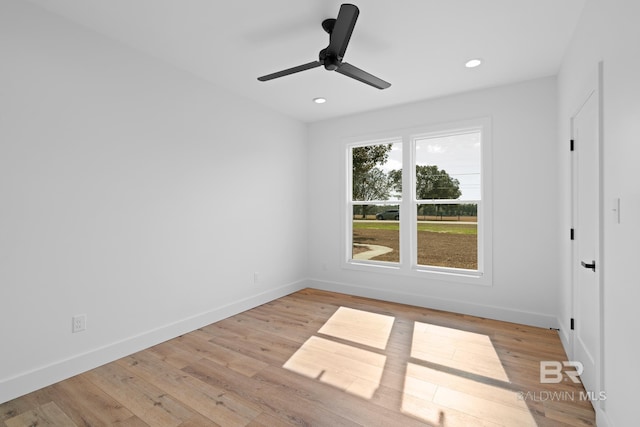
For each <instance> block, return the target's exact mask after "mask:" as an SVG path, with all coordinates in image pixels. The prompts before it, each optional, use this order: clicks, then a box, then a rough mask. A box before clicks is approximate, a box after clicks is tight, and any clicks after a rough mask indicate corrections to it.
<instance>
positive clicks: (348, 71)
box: [336, 62, 391, 89]
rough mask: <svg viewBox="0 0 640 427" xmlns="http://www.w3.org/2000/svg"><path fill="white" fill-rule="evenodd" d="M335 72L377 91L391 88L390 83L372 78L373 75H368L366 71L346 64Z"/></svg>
mask: <svg viewBox="0 0 640 427" xmlns="http://www.w3.org/2000/svg"><path fill="white" fill-rule="evenodd" d="M336 71H337V72H338V73H340V74H344V75H345V76H347V77H351V78H352V79H356V80H360V81H361V82H362V83H366V84H368V85H371V86H373V87H375V88H378V89H386V88H388V87H389V86H391V83H389V82H385V81H384V80H382V79H380V78H378V77H376V76H374V75H373V74H369V73H367V72H366V71H364V70H361V69H360V68H358V67H354V66H353V65H351V64H348V63H346V62H343V63H342V65H340V66H339V67H338V69H337V70H336Z"/></svg>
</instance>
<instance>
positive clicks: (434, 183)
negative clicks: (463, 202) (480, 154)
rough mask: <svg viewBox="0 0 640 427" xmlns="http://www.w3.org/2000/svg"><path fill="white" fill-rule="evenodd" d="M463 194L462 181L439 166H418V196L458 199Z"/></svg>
mask: <svg viewBox="0 0 640 427" xmlns="http://www.w3.org/2000/svg"><path fill="white" fill-rule="evenodd" d="M460 195H462V192H461V191H460V181H458V180H457V179H455V178H451V176H450V175H449V174H448V173H447V171H445V170H444V169H438V166H435V165H432V166H427V165H424V166H422V165H418V166H416V198H417V199H423V200H429V199H452V200H454V199H457V198H458V197H460Z"/></svg>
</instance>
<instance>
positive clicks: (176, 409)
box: [85, 363, 203, 427]
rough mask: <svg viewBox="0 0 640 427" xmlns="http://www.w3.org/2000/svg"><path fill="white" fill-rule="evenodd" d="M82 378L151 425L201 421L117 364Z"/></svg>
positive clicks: (197, 416) (89, 373) (173, 425)
mask: <svg viewBox="0 0 640 427" xmlns="http://www.w3.org/2000/svg"><path fill="white" fill-rule="evenodd" d="M85 376H86V378H88V379H89V381H91V382H92V383H94V384H95V385H96V386H98V387H99V388H100V389H102V390H103V391H104V392H105V393H107V394H109V395H110V396H112V397H113V398H114V399H116V400H118V401H119V402H120V403H122V404H123V405H126V407H127V408H128V409H129V410H130V411H131V412H133V413H134V414H135V415H136V416H137V417H138V418H139V419H140V420H142V421H144V422H145V423H147V424H149V425H151V426H158V427H165V426H166V427H176V426H179V425H181V424H183V423H185V422H187V421H190V420H194V419H195V420H200V421H203V417H202V416H201V415H200V414H198V413H196V412H194V411H192V410H190V409H189V408H187V407H186V406H184V405H182V404H181V403H179V402H177V401H176V400H175V399H173V398H172V397H171V396H170V395H168V394H167V393H166V392H164V391H163V390H161V389H159V388H157V387H155V386H153V385H151V384H149V383H148V382H146V381H144V380H143V379H141V378H139V377H136V376H135V375H133V374H132V372H130V371H129V370H127V369H125V368H123V367H122V366H121V365H118V364H116V363H110V364H108V365H104V366H101V367H99V368H97V369H94V370H92V371H90V372H88V373H86V374H85Z"/></svg>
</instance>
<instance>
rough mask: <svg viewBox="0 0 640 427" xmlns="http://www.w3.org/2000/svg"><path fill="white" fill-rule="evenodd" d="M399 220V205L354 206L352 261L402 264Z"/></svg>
mask: <svg viewBox="0 0 640 427" xmlns="http://www.w3.org/2000/svg"><path fill="white" fill-rule="evenodd" d="M363 215H364V216H363ZM399 218H400V209H399V207H398V206H397V205H368V206H354V207H353V220H352V221H353V223H352V225H353V236H352V252H351V254H352V259H356V260H372V261H388V262H400V221H399Z"/></svg>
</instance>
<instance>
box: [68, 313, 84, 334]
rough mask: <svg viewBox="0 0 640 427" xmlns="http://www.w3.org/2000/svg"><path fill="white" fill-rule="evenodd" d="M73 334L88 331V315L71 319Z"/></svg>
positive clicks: (80, 315) (79, 315)
mask: <svg viewBox="0 0 640 427" xmlns="http://www.w3.org/2000/svg"><path fill="white" fill-rule="evenodd" d="M71 323H72V326H71V332H73V333H74V334H75V333H76V332H82V331H84V330H86V329H87V315H86V314H78V315H77V316H73V317H72V318H71Z"/></svg>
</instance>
